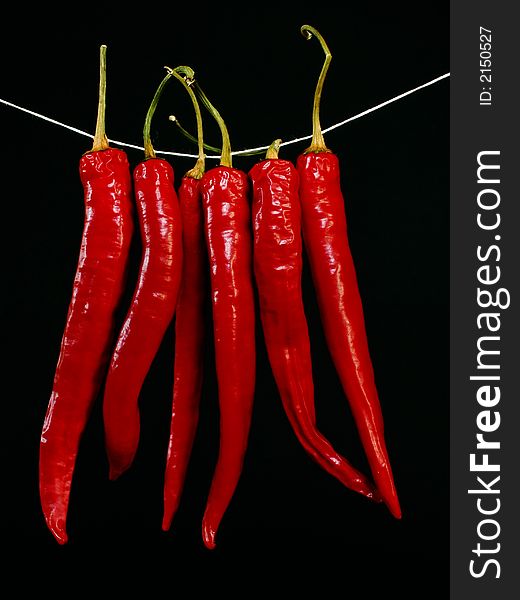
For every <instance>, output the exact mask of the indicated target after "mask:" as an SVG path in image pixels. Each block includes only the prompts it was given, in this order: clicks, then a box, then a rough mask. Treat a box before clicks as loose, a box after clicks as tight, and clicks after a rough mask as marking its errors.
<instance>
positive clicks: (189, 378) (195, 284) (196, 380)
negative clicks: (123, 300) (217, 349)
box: [162, 176, 207, 531]
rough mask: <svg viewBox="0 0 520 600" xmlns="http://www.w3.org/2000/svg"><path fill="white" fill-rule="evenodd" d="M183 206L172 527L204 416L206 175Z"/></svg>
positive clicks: (190, 186)
mask: <svg viewBox="0 0 520 600" xmlns="http://www.w3.org/2000/svg"><path fill="white" fill-rule="evenodd" d="M179 206H180V211H181V218H182V244H183V268H182V280H181V287H180V291H179V297H178V300H177V309H176V317H175V358H174V373H173V377H174V383H173V404H172V416H171V425H170V442H169V446H168V456H167V460H166V473H165V480H164V514H163V524H162V528H163V530H164V531H167V530H168V529H169V528H170V525H171V522H172V519H173V517H174V515H175V512H176V511H177V507H178V505H179V500H180V496H181V493H182V488H183V486H184V480H185V477H186V470H187V466H188V462H189V458H190V454H191V449H192V446H193V440H194V439H195V433H196V430H197V423H198V420H199V403H200V394H201V388H202V373H203V362H204V329H205V324H204V298H205V295H206V287H207V285H206V269H207V258H206V242H205V239H204V214H203V211H202V196H201V191H200V179H196V178H195V177H190V176H185V177H183V179H182V182H181V185H180V187H179Z"/></svg>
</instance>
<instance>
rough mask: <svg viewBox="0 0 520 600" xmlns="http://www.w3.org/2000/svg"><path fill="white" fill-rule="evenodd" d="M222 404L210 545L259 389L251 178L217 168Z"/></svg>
mask: <svg viewBox="0 0 520 600" xmlns="http://www.w3.org/2000/svg"><path fill="white" fill-rule="evenodd" d="M201 190H202V198H203V205H204V213H205V224H206V241H207V247H208V255H209V263H210V278H211V297H212V302H213V328H214V338H215V358H216V367H217V378H218V393H219V405H220V451H219V457H218V461H217V466H216V468H215V473H214V476H213V482H212V484H211V489H210V493H209V497H208V501H207V505H206V511H205V514H204V518H203V524H202V532H203V539H204V543H205V544H206V546H207V547H208V548H213V547H214V546H215V535H216V532H217V529H218V526H219V524H220V521H221V519H222V517H223V515H224V513H225V511H226V509H227V507H228V505H229V503H230V501H231V498H232V496H233V493H234V491H235V488H236V485H237V483H238V480H239V478H240V474H241V471H242V464H243V460H244V455H245V452H246V448H247V441H248V436H249V428H250V423H251V413H252V408H253V396H254V387H255V314H254V298H253V286H252V276H253V274H252V252H251V231H250V207H249V202H248V199H247V192H248V179H247V175H246V174H245V173H243V172H242V171H239V170H237V169H233V168H231V167H223V166H220V167H216V168H214V169H211V170H210V171H208V172H207V173H206V174H205V175H204V176H203V178H202V181H201Z"/></svg>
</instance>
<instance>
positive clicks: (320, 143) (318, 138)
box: [301, 25, 332, 154]
mask: <svg viewBox="0 0 520 600" xmlns="http://www.w3.org/2000/svg"><path fill="white" fill-rule="evenodd" d="M301 32H302V35H303V36H304V37H305V39H307V40H310V39H311V38H312V36H314V37H315V38H316V39H317V40H318V41H319V42H320V44H321V47H322V49H323V52H324V53H325V61H324V62H323V67H322V68H321V73H320V76H319V78H318V83H317V84H316V90H315V92H314V103H313V107H312V141H311V145H310V146H309V147H308V148H307V150H305V153H306V154H307V153H309V152H330V150H329V149H328V148H327V146H326V145H325V140H324V138H323V133H322V132H321V125H320V101H321V93H322V91H323V83H324V82H325V77H326V76H327V71H328V70H329V65H330V61H331V60H332V54H331V53H330V50H329V47H328V46H327V44H326V42H325V40H324V39H323V37H322V35H321V34H320V32H319V31H318V30H317V29H315V28H314V27H311V26H310V25H303V26H302V28H301Z"/></svg>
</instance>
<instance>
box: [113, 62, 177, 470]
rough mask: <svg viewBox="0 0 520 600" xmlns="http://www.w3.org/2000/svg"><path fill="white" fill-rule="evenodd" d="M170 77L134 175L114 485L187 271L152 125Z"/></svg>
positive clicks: (117, 368) (116, 366)
mask: <svg viewBox="0 0 520 600" xmlns="http://www.w3.org/2000/svg"><path fill="white" fill-rule="evenodd" d="M170 77H171V72H169V73H168V74H167V75H166V77H165V78H164V79H163V81H162V82H161V84H160V86H159V88H158V89H157V92H156V94H155V96H154V99H153V101H152V104H151V105H150V108H149V110H148V114H147V115H146V120H145V126H144V146H145V157H146V158H145V160H144V161H143V162H142V163H140V164H139V165H137V167H136V168H135V170H134V190H135V197H136V201H137V210H138V215H139V224H140V229H141V239H142V242H143V254H142V259H141V266H140V271H139V277H138V283H137V287H136V289H135V292H134V296H133V299H132V303H131V306H130V309H129V310H128V314H127V316H126V319H125V322H124V324H123V327H122V329H121V332H120V334H119V338H118V340H117V344H116V347H115V350H114V352H113V355H112V360H111V362H110V368H109V371H108V375H107V380H106V385H105V395H104V400H103V418H104V424H105V442H106V448H107V453H108V459H109V463H110V479H116V478H117V477H119V475H121V473H123V472H124V471H126V470H127V469H128V467H129V466H130V465H131V463H132V461H133V459H134V456H135V453H136V450H137V446H138V444H139V431H140V419H139V407H138V399H139V394H140V391H141V387H142V385H143V382H144V380H145V377H146V375H147V373H148V371H149V369H150V365H151V364H152V361H153V359H154V358H155V355H156V354H157V350H158V349H159V346H160V344H161V341H162V339H163V337H164V333H165V331H166V329H167V327H168V325H169V324H170V322H171V320H172V317H173V315H174V312H175V305H176V303H177V294H178V290H179V285H180V278H181V270H182V228H181V217H180V211H179V203H178V199H177V194H176V192H175V188H174V186H173V180H174V174H173V169H172V167H171V165H170V164H169V163H168V162H167V161H166V160H164V159H162V158H156V156H155V152H154V149H153V146H152V144H151V141H150V123H151V119H152V116H153V114H154V112H155V109H156V106H157V103H158V101H159V97H160V95H161V93H162V90H163V88H164V86H165V85H166V82H167V81H168V80H169V78H170Z"/></svg>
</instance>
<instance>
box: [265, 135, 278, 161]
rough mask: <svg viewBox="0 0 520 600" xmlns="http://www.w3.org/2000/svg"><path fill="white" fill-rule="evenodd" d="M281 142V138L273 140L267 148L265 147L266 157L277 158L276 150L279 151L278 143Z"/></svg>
mask: <svg viewBox="0 0 520 600" xmlns="http://www.w3.org/2000/svg"><path fill="white" fill-rule="evenodd" d="M281 144H282V140H280V139H278V140H275V141H274V142H273V143H272V144H271V145H270V146H269V148H267V152H266V153H265V157H266V159H269V158H278V152H279V151H280V145H281Z"/></svg>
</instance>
